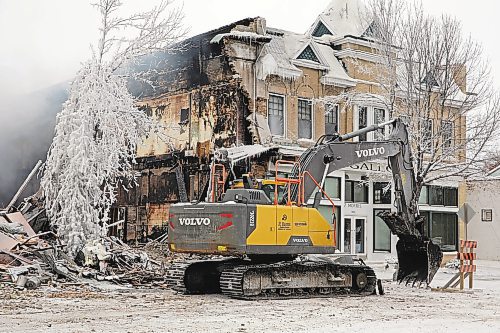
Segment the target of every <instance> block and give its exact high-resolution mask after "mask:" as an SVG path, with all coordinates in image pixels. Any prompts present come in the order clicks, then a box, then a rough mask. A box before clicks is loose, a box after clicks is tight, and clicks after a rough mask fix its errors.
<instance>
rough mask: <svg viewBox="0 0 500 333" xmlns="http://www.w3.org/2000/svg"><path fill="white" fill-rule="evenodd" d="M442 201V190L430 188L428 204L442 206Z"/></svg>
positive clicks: (434, 187) (440, 188) (438, 187)
mask: <svg viewBox="0 0 500 333" xmlns="http://www.w3.org/2000/svg"><path fill="white" fill-rule="evenodd" d="M443 199H444V198H443V188H442V187H441V186H431V187H430V191H429V204H430V205H434V206H442V205H443V204H444V201H443Z"/></svg>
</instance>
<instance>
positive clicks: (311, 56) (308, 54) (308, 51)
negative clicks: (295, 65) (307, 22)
mask: <svg viewBox="0 0 500 333" xmlns="http://www.w3.org/2000/svg"><path fill="white" fill-rule="evenodd" d="M297 59H304V60H310V61H313V62H317V63H318V64H319V63H320V61H319V59H318V57H317V56H316V54H315V53H314V51H313V49H312V48H311V46H310V45H309V46H307V47H306V48H305V49H304V51H302V53H301V54H299V56H298V57H297Z"/></svg>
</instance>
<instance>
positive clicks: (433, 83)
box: [421, 72, 439, 87]
mask: <svg viewBox="0 0 500 333" xmlns="http://www.w3.org/2000/svg"><path fill="white" fill-rule="evenodd" d="M421 83H422V84H425V85H427V86H428V87H439V83H438V82H437V80H436V78H435V76H434V75H433V74H432V73H431V72H427V74H426V75H425V77H424V78H423V80H422V82H421Z"/></svg>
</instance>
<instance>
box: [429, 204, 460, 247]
mask: <svg viewBox="0 0 500 333" xmlns="http://www.w3.org/2000/svg"><path fill="white" fill-rule="evenodd" d="M431 239H432V241H433V242H434V243H435V244H437V245H439V246H440V247H441V250H443V251H456V249H457V214H455V213H434V212H433V213H431Z"/></svg>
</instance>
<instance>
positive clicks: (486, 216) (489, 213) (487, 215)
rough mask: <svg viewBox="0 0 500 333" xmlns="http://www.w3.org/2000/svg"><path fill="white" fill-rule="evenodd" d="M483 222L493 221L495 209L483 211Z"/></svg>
mask: <svg viewBox="0 0 500 333" xmlns="http://www.w3.org/2000/svg"><path fill="white" fill-rule="evenodd" d="M481 220H482V221H483V222H492V221H493V209H481Z"/></svg>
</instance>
